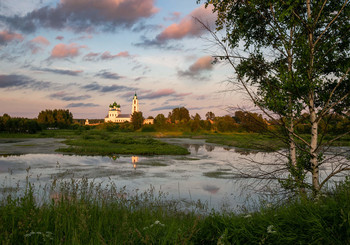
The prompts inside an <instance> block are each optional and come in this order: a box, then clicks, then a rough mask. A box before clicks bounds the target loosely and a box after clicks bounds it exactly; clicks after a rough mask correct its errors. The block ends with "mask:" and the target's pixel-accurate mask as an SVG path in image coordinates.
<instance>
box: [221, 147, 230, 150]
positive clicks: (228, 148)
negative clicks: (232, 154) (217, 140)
mask: <svg viewBox="0 0 350 245" xmlns="http://www.w3.org/2000/svg"><path fill="white" fill-rule="evenodd" d="M223 148H224V150H225V151H230V149H231V148H230V147H223Z"/></svg>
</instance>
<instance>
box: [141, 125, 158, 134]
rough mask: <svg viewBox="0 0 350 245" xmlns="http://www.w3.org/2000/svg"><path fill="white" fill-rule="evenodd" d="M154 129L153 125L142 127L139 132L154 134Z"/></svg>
mask: <svg viewBox="0 0 350 245" xmlns="http://www.w3.org/2000/svg"><path fill="white" fill-rule="evenodd" d="M156 131H157V130H156V128H155V127H154V126H153V125H144V126H143V127H142V129H141V132H156Z"/></svg>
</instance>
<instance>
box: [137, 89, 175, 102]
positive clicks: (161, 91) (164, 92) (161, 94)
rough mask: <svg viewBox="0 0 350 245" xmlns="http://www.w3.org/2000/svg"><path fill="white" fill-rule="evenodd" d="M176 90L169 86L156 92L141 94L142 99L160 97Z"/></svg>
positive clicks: (173, 93)
mask: <svg viewBox="0 0 350 245" xmlns="http://www.w3.org/2000/svg"><path fill="white" fill-rule="evenodd" d="M175 94H176V92H175V90H174V89H169V88H166V89H160V90H158V91H156V92H151V93H149V94H146V95H142V99H151V100H152V99H158V98H161V97H167V96H170V95H175Z"/></svg>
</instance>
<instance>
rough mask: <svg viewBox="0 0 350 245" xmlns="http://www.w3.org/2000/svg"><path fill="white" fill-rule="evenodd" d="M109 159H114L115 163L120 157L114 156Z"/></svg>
mask: <svg viewBox="0 0 350 245" xmlns="http://www.w3.org/2000/svg"><path fill="white" fill-rule="evenodd" d="M109 158H112V159H113V160H114V161H115V160H117V159H118V158H119V156H116V155H113V156H111V157H109Z"/></svg>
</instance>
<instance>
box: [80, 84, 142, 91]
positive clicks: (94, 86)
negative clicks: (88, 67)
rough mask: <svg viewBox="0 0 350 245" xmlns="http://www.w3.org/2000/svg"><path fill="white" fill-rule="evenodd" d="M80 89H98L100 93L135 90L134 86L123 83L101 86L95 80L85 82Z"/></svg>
mask: <svg viewBox="0 0 350 245" xmlns="http://www.w3.org/2000/svg"><path fill="white" fill-rule="evenodd" d="M82 89H85V90H87V91H98V92H102V93H111V92H113V93H114V92H122V91H130V90H133V91H135V88H133V87H127V86H123V85H111V86H103V85H100V84H98V83H96V82H93V83H90V84H87V85H85V86H82Z"/></svg>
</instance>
